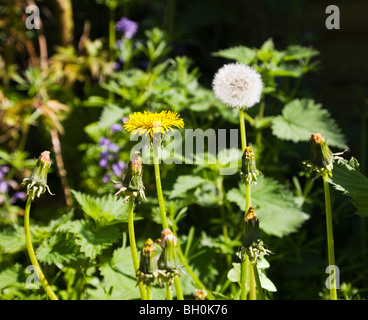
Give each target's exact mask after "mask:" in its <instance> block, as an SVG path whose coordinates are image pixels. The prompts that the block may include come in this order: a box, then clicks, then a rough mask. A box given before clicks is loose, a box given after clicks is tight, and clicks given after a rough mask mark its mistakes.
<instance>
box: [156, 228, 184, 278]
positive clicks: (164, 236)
mask: <svg viewBox="0 0 368 320" xmlns="http://www.w3.org/2000/svg"><path fill="white" fill-rule="evenodd" d="M156 242H157V243H158V244H159V245H160V246H161V248H162V251H161V255H160V258H159V259H158V268H159V269H160V271H161V272H160V275H159V277H158V281H159V284H160V285H161V284H162V282H166V283H167V284H168V285H171V284H172V282H173V281H174V279H175V277H176V276H179V272H178V270H182V269H181V268H182V267H183V266H184V265H178V260H177V256H176V245H177V238H176V237H175V235H174V234H173V233H172V231H171V230H170V229H164V230H162V232H161V238H159V239H157V241H156ZM182 271H183V270H182ZM183 273H184V271H183Z"/></svg>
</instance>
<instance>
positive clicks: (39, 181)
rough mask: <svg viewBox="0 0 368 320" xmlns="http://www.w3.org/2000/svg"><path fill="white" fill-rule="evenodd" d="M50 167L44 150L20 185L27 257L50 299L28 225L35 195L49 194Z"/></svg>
mask: <svg viewBox="0 0 368 320" xmlns="http://www.w3.org/2000/svg"><path fill="white" fill-rule="evenodd" d="M50 167H51V160H50V152H49V151H44V152H42V153H41V155H40V156H39V158H38V160H37V163H36V166H35V168H34V169H33V171H32V173H31V175H30V176H29V177H28V178H25V179H23V182H22V184H21V186H25V187H26V189H27V195H28V199H27V203H26V207H25V211H24V233H25V238H26V247H27V251H28V255H29V258H30V259H31V262H32V265H33V266H35V267H36V270H35V272H36V274H37V277H38V279H39V280H40V281H41V284H42V286H43V288H44V289H45V291H46V293H47V295H48V297H49V298H50V299H51V300H58V298H57V296H56V295H55V293H54V291H53V290H52V288H51V287H50V285H49V283H48V282H47V280H46V277H45V275H44V274H43V272H42V269H41V267H40V265H39V263H38V261H37V258H36V254H35V252H34V249H33V245H32V240H31V232H30V227H29V216H30V211H31V204H32V201H33V200H34V198H35V197H40V196H41V195H42V194H43V193H45V192H46V191H48V192H49V193H50V194H51V195H52V193H51V191H50V189H49V187H48V185H47V173H48V170H49V168H50Z"/></svg>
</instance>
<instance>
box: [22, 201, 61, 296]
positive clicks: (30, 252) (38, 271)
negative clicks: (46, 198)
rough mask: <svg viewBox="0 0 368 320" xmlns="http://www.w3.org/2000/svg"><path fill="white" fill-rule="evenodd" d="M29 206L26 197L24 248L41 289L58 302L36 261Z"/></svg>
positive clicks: (30, 202) (29, 202)
mask: <svg viewBox="0 0 368 320" xmlns="http://www.w3.org/2000/svg"><path fill="white" fill-rule="evenodd" d="M31 204H32V197H31V196H28V199H27V203H26V208H25V211H24V233H25V236H26V247H27V251H28V255H29V258H30V259H31V262H32V265H33V266H34V267H36V268H35V272H36V274H37V277H38V279H39V281H40V282H41V284H42V286H43V288H44V289H45V291H46V293H47V295H48V297H49V298H50V299H51V300H59V299H58V298H57V296H56V295H55V293H54V291H53V290H52V288H51V287H50V285H49V283H48V282H47V280H46V278H45V275H44V274H43V272H42V269H41V267H40V265H39V263H38V261H37V258H36V254H35V252H34V250H33V245H32V240H31V232H30V228H29V216H30V210H31Z"/></svg>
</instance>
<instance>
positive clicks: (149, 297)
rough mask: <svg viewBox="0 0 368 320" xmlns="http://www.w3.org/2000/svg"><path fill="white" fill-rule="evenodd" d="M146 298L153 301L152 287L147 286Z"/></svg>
mask: <svg viewBox="0 0 368 320" xmlns="http://www.w3.org/2000/svg"><path fill="white" fill-rule="evenodd" d="M146 297H147V300H152V292H151V286H149V285H148V286H146Z"/></svg>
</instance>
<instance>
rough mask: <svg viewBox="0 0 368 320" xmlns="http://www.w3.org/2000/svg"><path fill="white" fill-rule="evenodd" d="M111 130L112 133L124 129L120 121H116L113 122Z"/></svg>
mask: <svg viewBox="0 0 368 320" xmlns="http://www.w3.org/2000/svg"><path fill="white" fill-rule="evenodd" d="M110 130H111V131H112V133H115V132H119V131H121V130H123V127H122V125H121V124H119V123H115V124H113V125H112V126H111V127H110Z"/></svg>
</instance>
